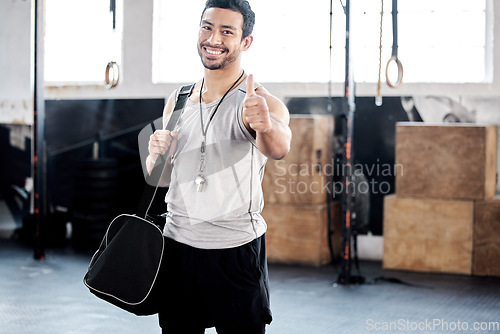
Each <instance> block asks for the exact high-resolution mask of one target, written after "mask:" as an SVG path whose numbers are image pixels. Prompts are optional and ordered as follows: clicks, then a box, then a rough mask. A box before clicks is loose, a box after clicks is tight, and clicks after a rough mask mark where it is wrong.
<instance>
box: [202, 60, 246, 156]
mask: <svg viewBox="0 0 500 334" xmlns="http://www.w3.org/2000/svg"><path fill="white" fill-rule="evenodd" d="M244 74H245V70H242V72H241V75H240V76H239V78H238V79H236V81H235V82H234V83H233V84H232V85H231V87H229V89H228V90H227V91H226V93H224V95H223V96H222V98H221V99H220V100H219V103H218V104H217V106H216V107H215V110H214V112H213V113H212V115H210V118H209V119H208V123H207V126H206V127H205V125H204V124H203V108H202V107H201V95H202V94H203V85H204V84H205V78H203V80H202V82H201V87H200V120H201V133H202V135H203V141H202V143H201V153H205V146H206V138H207V131H208V126H209V125H210V123H211V122H212V119H213V118H214V116H215V113H216V112H217V109H219V106H220V105H221V103H222V101H223V100H224V98H225V97H226V96H227V94H229V92H230V91H231V90H232V89H233V88H234V86H236V84H237V83H238V81H240V79H241V78H242V77H243V75H244Z"/></svg>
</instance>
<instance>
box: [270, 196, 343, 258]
mask: <svg viewBox="0 0 500 334" xmlns="http://www.w3.org/2000/svg"><path fill="white" fill-rule="evenodd" d="M330 209H331V213H332V217H333V220H332V221H333V224H332V225H333V231H334V235H333V238H332V240H333V246H334V255H335V256H338V255H339V252H340V242H341V240H342V239H341V231H340V221H341V219H340V203H339V202H337V201H333V202H332V203H331V208H330ZM262 215H263V217H264V218H265V220H266V222H267V233H266V246H267V259H268V261H269V262H270V263H282V264H299V265H305V266H315V267H319V266H322V265H325V264H328V263H329V262H330V261H331V256H330V249H329V246H328V225H327V204H315V205H289V204H266V205H265V207H264V210H263V212H262Z"/></svg>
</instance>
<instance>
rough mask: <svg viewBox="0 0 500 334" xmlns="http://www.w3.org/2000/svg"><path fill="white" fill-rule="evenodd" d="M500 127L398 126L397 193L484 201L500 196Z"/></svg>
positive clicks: (454, 125) (405, 124)
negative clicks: (499, 176)
mask: <svg viewBox="0 0 500 334" xmlns="http://www.w3.org/2000/svg"><path fill="white" fill-rule="evenodd" d="M496 163H497V127H496V126H495V125H487V126H480V125H464V124H449V125H429V124H426V123H404V122H401V123H398V124H397V126H396V166H397V168H396V194H397V195H398V196H411V197H421V198H439V199H445V198H448V199H483V198H489V197H492V196H494V195H495V192H496Z"/></svg>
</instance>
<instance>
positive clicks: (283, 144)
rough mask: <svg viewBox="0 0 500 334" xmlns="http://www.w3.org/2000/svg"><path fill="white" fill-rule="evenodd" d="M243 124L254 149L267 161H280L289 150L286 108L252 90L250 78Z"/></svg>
mask: <svg viewBox="0 0 500 334" xmlns="http://www.w3.org/2000/svg"><path fill="white" fill-rule="evenodd" d="M246 94H247V95H246V97H245V101H244V102H243V123H244V124H245V127H246V128H247V129H248V130H249V131H250V133H252V134H253V135H254V136H255V139H256V141H257V147H258V148H259V150H260V151H261V152H262V153H263V154H264V155H265V156H267V157H268V158H270V159H275V160H280V159H283V158H284V157H285V156H286V155H287V154H288V152H289V151H290V142H291V140H292V132H291V131H290V127H289V126H288V125H289V123H290V114H289V112H288V109H287V107H286V106H285V104H284V103H283V102H281V101H280V100H279V99H278V98H276V97H274V96H273V95H271V94H270V93H269V92H268V91H267V90H266V89H265V88H264V87H262V86H260V87H258V88H257V89H254V83H253V75H251V74H250V75H249V76H248V78H247V93H246Z"/></svg>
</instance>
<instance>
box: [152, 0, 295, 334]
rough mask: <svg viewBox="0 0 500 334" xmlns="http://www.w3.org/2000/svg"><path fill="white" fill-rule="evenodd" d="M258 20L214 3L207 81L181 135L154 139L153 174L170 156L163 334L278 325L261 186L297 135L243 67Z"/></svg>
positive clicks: (207, 19) (197, 89)
mask: <svg viewBox="0 0 500 334" xmlns="http://www.w3.org/2000/svg"><path fill="white" fill-rule="evenodd" d="M254 21H255V15H254V13H253V11H252V10H251V8H250V5H249V3H248V2H247V1H244V0H208V1H207V3H206V5H205V9H204V10H203V13H202V16H201V20H200V30H199V36H198V43H197V44H198V45H197V48H198V54H199V56H200V59H201V62H202V64H203V67H204V77H203V78H202V79H200V80H199V81H198V82H197V83H196V84H195V86H194V88H193V90H192V93H191V95H190V97H189V99H188V101H187V103H186V106H185V107H184V110H183V112H182V114H181V116H180V119H179V122H178V124H177V126H176V128H175V130H174V131H172V132H170V131H168V130H157V131H156V132H155V133H154V134H153V135H152V136H151V137H150V141H149V146H148V151H149V156H148V158H147V163H146V165H147V169H148V171H151V170H152V168H153V166H154V165H155V163H156V160H157V158H158V156H159V155H163V154H165V153H166V152H167V151H169V153H168V154H170V158H169V159H168V161H170V166H169V167H170V170H171V175H170V178H169V189H168V192H167V195H166V198H165V201H166V203H167V214H166V222H165V228H164V235H165V238H166V250H165V257H166V266H165V275H164V276H165V280H164V282H162V284H163V286H164V287H165V296H164V307H163V310H162V311H161V312H160V314H159V321H160V326H161V327H162V330H163V333H169V334H172V333H182V334H191V333H204V331H205V328H209V327H213V326H215V327H216V330H217V333H219V334H229V333H230V334H236V333H237V334H245V333H248V334H257V333H264V332H265V327H266V324H269V323H270V322H271V320H272V316H271V310H270V301H269V282H268V281H269V280H268V272H267V260H266V246H265V245H266V244H265V232H266V229H267V225H266V222H265V221H264V218H263V217H262V216H261V211H262V208H263V194H262V186H261V180H262V177H263V173H264V166H265V163H266V161H267V159H268V158H271V159H282V158H283V157H285V156H286V155H287V153H288V151H289V149H290V141H291V132H290V128H289V126H288V123H289V114H288V110H287V108H286V107H285V105H284V104H283V103H282V102H281V101H280V100H279V99H277V98H276V97H274V96H272V95H271V94H270V93H269V92H268V91H267V90H266V89H265V88H264V87H262V86H261V85H259V84H258V83H256V82H255V81H254V78H253V76H252V75H248V76H247V74H246V73H245V71H244V70H243V69H242V68H241V56H242V54H243V52H244V51H246V50H248V49H249V48H250V46H251V45H252V41H253V36H252V35H251V34H252V30H253V25H254ZM177 95H178V90H177V91H176V92H174V93H173V94H172V95H171V96H170V98H169V100H168V102H167V105H166V107H165V110H164V116H163V120H164V124H166V123H167V121H168V119H169V117H170V114H171V112H172V109H173V106H174V105H175V101H176V98H177ZM170 144H173V146H175V151H174V152H173V153H170V152H171V151H172V150H171V149H170V150H169V149H168V148H169V146H170Z"/></svg>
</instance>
